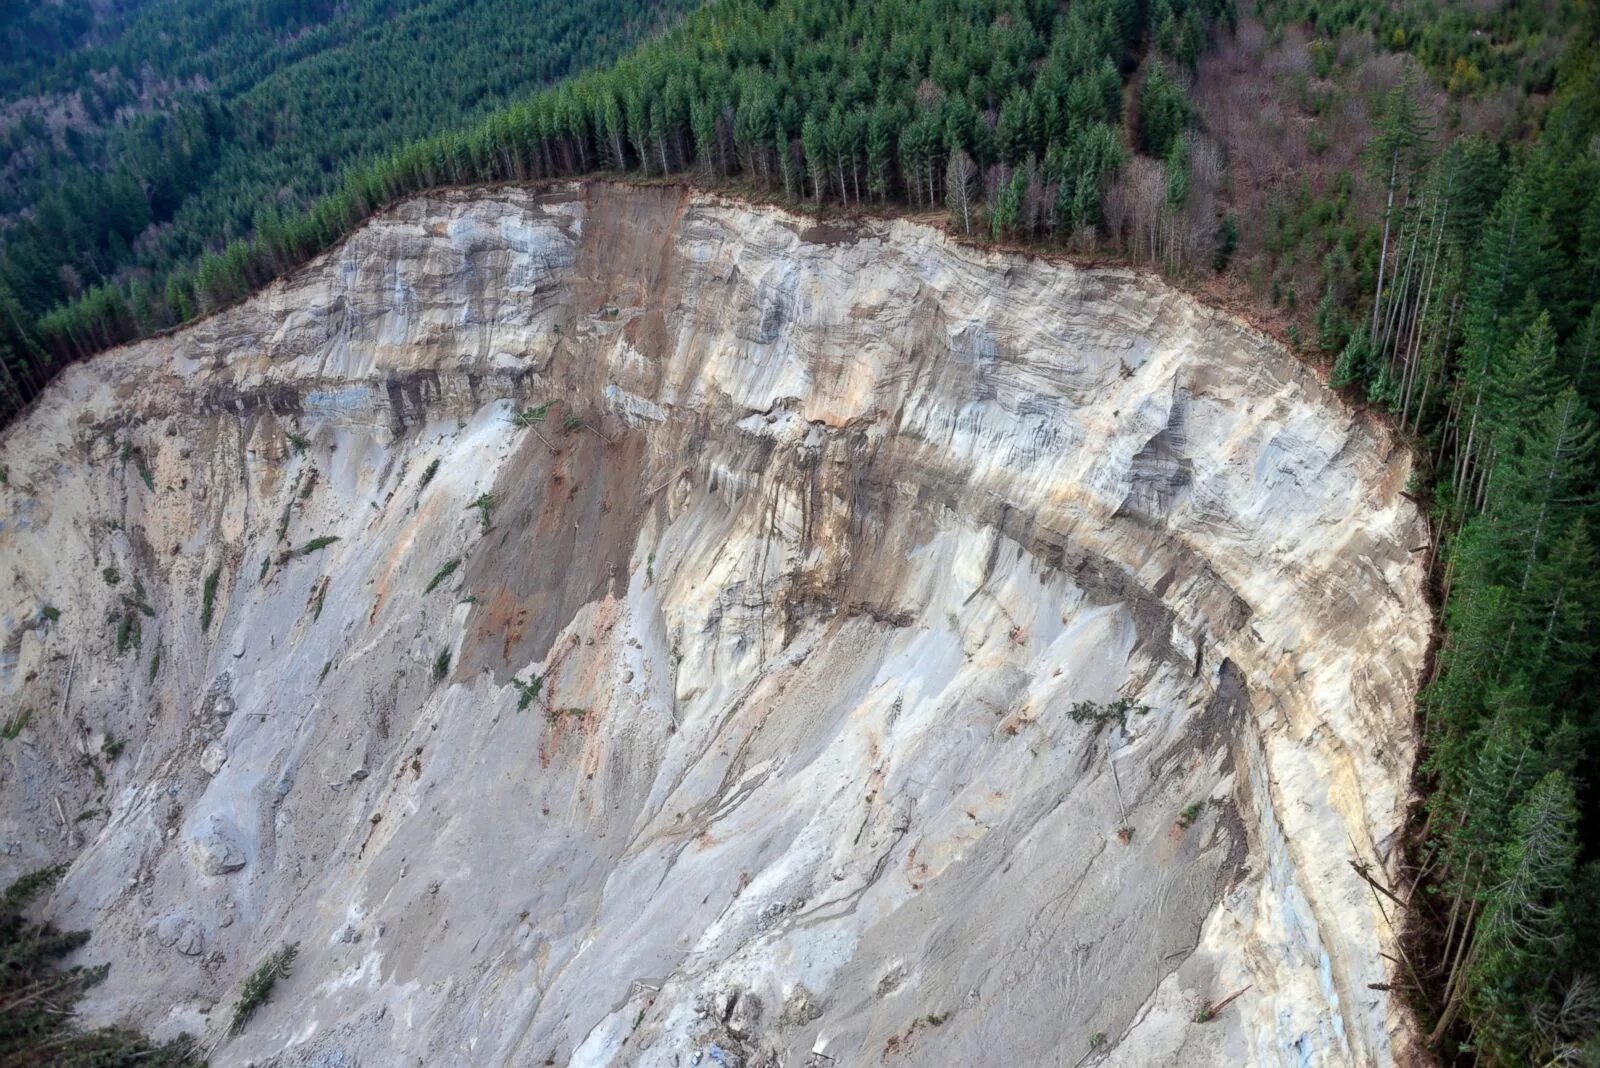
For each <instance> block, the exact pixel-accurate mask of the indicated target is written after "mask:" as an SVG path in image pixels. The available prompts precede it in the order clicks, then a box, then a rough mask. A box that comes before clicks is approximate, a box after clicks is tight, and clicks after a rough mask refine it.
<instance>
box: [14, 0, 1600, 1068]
mask: <svg viewBox="0 0 1600 1068" xmlns="http://www.w3.org/2000/svg"><path fill="white" fill-rule="evenodd" d="M688 6H689V5H687V4H679V5H676V6H675V5H667V6H666V7H665V8H655V7H652V6H650V5H645V4H642V3H627V2H608V3H602V4H597V5H591V6H589V7H587V8H585V9H584V10H583V11H581V12H574V11H565V10H561V9H558V8H557V7H556V6H555V5H550V4H544V3H531V4H524V5H516V4H512V3H509V2H500V3H491V2H488V0H482V2H480V3H477V4H465V5H460V7H459V8H456V7H453V6H451V5H444V4H436V3H412V4H407V3H401V2H398V0H393V2H389V3H382V2H379V0H368V2H364V3H359V4H355V5H350V6H347V7H340V8H334V7H332V6H331V5H326V4H322V3H317V2H311V3H304V4H293V3H279V4H272V3H267V4H259V3H252V4H227V3H224V4H213V5H207V4H200V3H198V2H190V0H170V2H166V0H163V2H158V3H151V4H148V5H144V6H143V7H139V6H137V5H136V6H135V7H134V8H132V9H130V10H129V11H128V12H126V13H124V14H114V15H113V16H111V17H112V18H113V19H114V20H121V22H118V23H117V25H115V26H112V27H110V28H109V29H108V28H106V27H103V26H97V25H95V20H94V18H92V17H91V16H89V15H87V14H82V15H81V17H78V16H74V15H73V13H74V12H76V11H79V8H78V7H76V6H74V5H73V4H70V3H69V4H66V5H63V6H61V7H60V8H53V9H47V8H39V9H38V10H37V11H36V12H34V13H32V14H29V15H27V16H26V17H24V18H22V19H19V20H18V21H16V22H15V23H14V24H11V25H7V26H5V27H4V31H5V34H6V37H5V42H6V43H5V47H6V49H7V50H8V51H7V62H6V65H5V73H4V76H3V79H0V90H3V91H4V93H5V94H7V97H8V99H12V100H21V99H24V98H27V99H61V98H63V97H62V94H64V93H67V92H68V91H69V90H70V92H71V93H75V94H76V96H74V97H73V99H76V100H78V101H80V103H79V104H78V105H75V106H77V107H80V108H82V109H84V110H85V112H86V114H87V115H89V116H90V118H88V119H86V120H85V121H84V122H83V123H81V124H80V125H81V126H82V129H83V131H84V132H82V133H81V135H80V134H79V133H78V129H79V126H77V125H69V126H68V127H67V128H66V132H65V133H62V132H61V131H60V130H56V131H51V130H50V129H47V128H46V127H47V125H48V124H47V122H46V120H45V119H43V118H24V119H22V120H21V121H20V122H12V123H11V125H10V126H9V127H7V129H6V133H5V136H6V137H7V138H8V139H9V140H8V148H9V152H8V159H9V161H8V163H7V164H6V167H5V170H4V172H3V174H0V181H3V185H0V214H3V216H4V219H5V229H4V252H5V258H4V264H3V267H0V312H3V314H0V360H3V363H4V368H5V372H4V378H3V381H0V394H3V396H4V400H3V410H4V411H6V412H14V411H15V410H17V409H18V408H19V407H21V406H22V405H25V404H26V403H27V402H28V401H29V400H30V399H31V398H32V397H33V396H34V395H35V394H36V393H37V392H38V391H39V389H41V388H42V387H43V385H44V384H45V383H46V382H47V381H48V379H49V378H50V376H51V375H52V373H53V372H54V371H55V370H57V369H58V368H59V367H60V366H62V365H63V364H64V363H65V362H67V361H70V360H74V359H81V358H85V357H88V356H90V355H92V354H93V353H95V352H97V351H100V350H103V349H105V348H107V347H110V346H112V345H116V344H118V343H121V342H125V341H128V340H131V339H134V338H138V337H141V336H146V335H149V334H151V333H154V332H157V331H160V330H163V329H166V328H169V327H172V326H175V325H178V324H181V323H184V322H187V321H189V320H192V319H194V318H196V317H197V316H201V315H204V314H207V313H208V312H211V311H213V310H215V309H218V308H221V307H224V306H226V305H228V304H230V303H232V302H234V301H236V300H238V299H240V298H241V297H243V296H244V295H246V294H248V293H249V292H251V291H252V290H253V289H255V288H257V287H259V286H261V285H263V284H264V283H265V282H267V281H268V280H270V279H271V278H273V277H274V276H276V275H278V274H280V273H282V272H284V271H286V270H288V269H290V268H293V267H294V266H296V265H298V264H302V263H304V262H306V261H307V260H308V259H310V258H311V257H314V256H315V255H317V254H318V253H320V252H322V251H324V250H326V249H327V248H329V247H330V246H332V245H333V244H335V243H336V242H338V241H339V240H340V239H341V238H342V237H343V236H344V235H345V234H347V233H349V232H350V230H351V229H352V228H354V227H355V226H356V225H358V224H359V223H360V222H361V221H362V220H364V219H365V218H367V217H368V216H370V215H371V214H372V213H373V212H375V211H377V210H380V209H381V208H383V207H384V206H386V205H389V204H393V203H394V202H396V201H397V200H399V199H401V198H404V197H406V196H408V195H411V194H414V193H416V192H419V191H422V190H427V189H433V188H438V187H443V186H451V185H459V184H467V183H482V182H508V181H511V182H517V181H537V180H542V179H549V178H556V177H566V176H577V175H587V174H608V173H609V174H619V175H620V174H625V175H628V176H631V177H633V178H635V179H654V178H663V177H671V178H674V179H678V180H692V181H695V182H699V183H702V184H707V185H714V186H719V187H726V188H731V189H735V190H737V191H740V192H743V193H745V194H747V195H751V196H755V197H758V198H765V199H774V200H779V201H782V202H785V203H788V204H790V205H793V206H796V207H800V208H802V209H803V210H811V211H823V212H837V211H847V212H854V211H863V212H874V211H892V212H900V213H912V214H918V215H921V216H923V217H925V218H929V219H935V218H936V219H937V220H938V221H939V222H940V223H941V224H942V225H944V226H946V227H947V228H949V229H951V230H952V231H954V232H956V233H959V234H961V235H963V236H964V237H967V238H970V239H973V240H993V241H1002V242H1005V243H1008V244H1018V245H1025V246H1037V247H1040V248H1047V249H1051V250H1057V251H1065V252H1069V253H1075V254H1082V255H1085V256H1091V257H1094V258H1097V259H1106V258H1111V259H1121V260H1124V261H1129V262H1132V263H1135V264H1139V265H1145V266H1149V267H1152V268H1154V269H1158V270H1161V271H1163V272H1165V273H1166V274H1168V275H1169V276H1171V277H1173V278H1175V279H1177V280H1179V281H1180V282H1181V283H1182V284H1186V285H1189V286H1191V287H1193V288H1196V289H1199V290H1202V291H1204V292H1205V293H1208V294H1210V295H1211V296H1213V297H1215V298H1217V299H1222V300H1226V301H1229V302H1231V303H1233V304H1235V305H1236V306H1240V307H1242V308H1244V309H1246V310H1248V311H1250V312H1251V314H1253V315H1255V316H1256V317H1257V319H1258V321H1260V322H1262V323H1263V324H1264V325H1266V326H1268V327H1269V328H1271V329H1273V330H1274V331H1275V332H1276V333H1277V334H1278V335H1279V336H1280V337H1282V338H1283V339H1284V340H1285V341H1286V342H1287V343H1288V344H1290V345H1291V346H1293V347H1294V348H1296V349H1297V350H1298V351H1299V352H1300V353H1301V354H1302V355H1303V356H1305V358H1307V359H1308V360H1311V361H1313V362H1314V363H1316V364H1318V365H1320V366H1322V367H1324V368H1326V369H1327V372H1328V374H1329V376H1330V378H1331V381H1332V382H1333V384H1334V385H1335V386H1337V387H1339V388H1341V389H1344V390H1346V391H1347V394H1348V396H1349V397H1350V398H1351V399H1353V400H1355V401H1357V402H1359V403H1362V404H1365V405H1368V406H1370V407H1371V408H1373V409H1375V410H1378V411H1380V412H1382V413H1384V415H1385V417H1386V418H1388V419H1389V420H1390V421H1391V422H1392V423H1393V425H1395V426H1396V427H1398V428H1399V429H1401V430H1402V431H1403V432H1404V433H1405V434H1406V435H1407V436H1408V437H1409V438H1410V439H1411V440H1412V441H1413V442H1414V445H1415V449H1416V452H1417V455H1418V457H1419V461H1420V462H1419V475H1418V477H1417V480H1416V481H1415V483H1414V485H1413V486H1412V487H1411V489H1410V492H1411V493H1412V494H1413V495H1414V496H1416V497H1417V498H1419V499H1421V500H1424V501H1426V502H1427V503H1428V505H1429V507H1430V509H1431V517H1432V521H1433V525H1434V531H1435V545H1434V546H1433V547H1432V550H1431V554H1430V559H1431V561H1432V567H1433V575H1434V580H1435V583H1436V589H1437V595H1438V598H1439V608H1440V612H1441V617H1442V633H1441V636H1440V638H1439V644H1438V648H1437V653H1436V656H1435V658H1434V663H1433V667H1432V672H1431V675H1430V677H1429V678H1428V679H1426V680H1424V681H1425V686H1424V689H1423V691H1422V693H1421V696H1420V698H1419V702H1418V710H1417V715H1418V722H1419V725H1420V728H1421V730H1422V732H1423V741H1424V747H1423V756H1422V762H1421V764H1420V766H1419V768H1418V770H1417V786H1418V789H1419V794H1420V795H1421V796H1422V797H1423V798H1424V800H1423V801H1422V803H1421V804H1420V805H1419V808H1418V811H1417V813H1416V818H1415V821H1414V826H1413V827H1412V841H1411V845H1410V849H1411V860H1410V870H1409V872H1408V873H1407V877H1406V878H1405V880H1404V881H1402V882H1401V883H1399V884H1398V885H1395V886H1393V887H1389V888H1388V890H1389V892H1391V893H1392V895H1393V897H1394V899H1395V900H1397V901H1400V902H1403V903H1404V904H1405V906H1406V910H1407V913H1408V915H1409V917H1410V919H1409V925H1408V935H1407V938H1406V947H1407V953H1406V960H1405V961H1404V962H1399V963H1397V965H1396V971H1395V975H1396V978H1395V982H1396V984H1398V985H1401V986H1403V987H1404V988H1405V989H1406V990H1407V992H1408V993H1409V995H1410V997H1411V999H1412V1002H1413V1004H1414V1005H1415V1006H1416V1009H1417V1012H1418V1014H1419V1016H1420V1017H1421V1019H1422V1020H1423V1023H1424V1026H1425V1028H1426V1029H1427V1031H1428V1032H1429V1041H1430V1042H1431V1044H1432V1045H1433V1048H1435V1049H1436V1050H1437V1051H1439V1053H1440V1054H1441V1055H1442V1056H1443V1058H1444V1059H1446V1060H1459V1061H1461V1062H1463V1063H1466V1062H1471V1061H1474V1060H1475V1061H1476V1062H1478V1063H1482V1064H1489V1065H1547V1064H1563V1065H1565V1064H1575V1065H1600V559H1597V549H1596V539H1597V537H1600V531H1597V530H1596V521H1597V519H1600V514H1597V513H1600V493H1597V490H1600V479H1597V464H1600V421H1597V415H1596V412H1597V409H1600V5H1595V4H1592V3H1579V2H1576V0H1569V2H1552V3H1531V2H1516V0H1512V2H1507V3H1505V4H1501V5H1499V6H1496V7H1493V8H1492V9H1491V8H1489V7H1487V6H1485V5H1471V4H1447V5H1443V6H1442V8H1441V7H1436V6H1435V5H1432V4H1425V3H1421V2H1407V0H1401V2H1398V3H1382V4H1380V3H1377V2H1375V0H1285V2H1276V0H1070V2H1067V3H1057V2H1044V0H862V2H858V3H844V2H837V0H770V2H758V0H714V2H712V3H710V4H708V5H706V6H704V7H701V8H699V9H698V10H695V11H693V12H692V13H690V14H687V15H686V16H685V17H684V18H682V19H681V20H680V21H678V22H676V23H675V25H674V27H673V28H671V29H670V30H667V31H666V32H665V33H664V34H662V35H661V36H658V37H655V38H653V39H651V40H649V41H647V42H646V43H644V44H642V45H641V46H640V47H638V48H637V49H635V50H634V51H632V52H630V53H628V54H627V55H626V56H624V57H623V58H621V59H619V60H617V61H616V62H609V61H610V59H611V57H612V54H613V53H615V52H617V51H618V49H619V48H620V46H621V44H622V43H623V42H624V41H625V40H626V39H627V38H628V37H629V36H630V35H632V34H634V33H642V32H644V31H646V30H648V29H650V28H652V27H655V26H658V25H662V24H664V23H665V22H666V21H668V20H670V19H671V17H672V16H673V15H675V14H678V13H681V12H682V11H684V10H685V9H686V8H687V7H688ZM158 16H159V17H158ZM169 16H170V17H177V18H181V19H188V20H191V23H192V25H193V26H194V27H195V29H194V30H193V31H192V32H195V33H197V34H199V35H200V36H199V39H203V40H214V41H216V42H217V44H216V47H215V48H214V49H212V50H210V51H208V52H205V53H203V54H200V55H198V56H193V55H191V56H185V57H181V58H179V57H175V56H173V57H169V58H165V59H162V60H160V61H157V60H155V59H153V58H152V57H154V56H157V55H165V54H166V53H167V52H169V51H170V50H169V49H166V48H165V47H164V44H165V43H169V42H170V40H171V38H170V37H169V36H167V31H166V30H165V29H163V27H164V26H168V25H172V23H169V22H166V21H163V19H165V18H167V17H169ZM74 17H77V18H78V21H72V19H73V18H74ZM97 17H104V16H97ZM7 18H8V19H9V18H11V16H9V15H8V16H7ZM602 28H603V29H602ZM291 31H292V32H291ZM189 32H191V31H185V32H184V39H188V36H187V34H188V33H189ZM97 34H100V35H103V36H106V37H107V39H108V40H109V41H111V43H108V44H103V45H94V46H92V47H86V46H83V45H82V44H81V42H82V41H83V40H84V39H85V38H93V37H95V36H96V35H97ZM136 62H137V63H147V64H152V63H153V64H155V66H154V67H153V70H154V71H155V73H154V74H153V75H149V76H146V77H144V79H143V81H142V82H140V83H138V85H137V86H136V85H135V83H133V82H131V81H129V80H128V79H127V78H126V77H123V78H122V80H119V79H118V77H114V76H110V75H107V74H105V72H106V71H111V70H121V71H125V70H126V68H127V66H128V65H129V64H132V63H136ZM162 64H165V65H164V66H163V65H162ZM602 64H606V65H602ZM423 69H426V70H427V72H428V73H427V74H426V76H419V75H418V74H417V71H419V70H423ZM580 69H582V70H583V72H582V73H578V74H576V76H574V77H572V78H570V79H569V80H566V81H563V82H561V83H560V84H558V85H555V86H553V87H551V88H548V89H545V90H542V91H539V92H536V93H534V92H532V90H533V89H534V88H535V87H536V86H538V85H540V84H542V83H545V82H548V81H551V80H553V79H555V78H558V77H560V76H562V75H564V74H566V73H568V72H569V71H577V70H580ZM158 82H159V86H160V87H159V88H151V86H153V85H156V83H158ZM196 86H198V87H201V88H198V89H193V90H192V91H191V90H189V89H185V88H184V87H196ZM30 94H31V95H30ZM52 94H53V95H52ZM162 94H167V95H169V96H170V100H167V101H166V103H164V104H163V105H162V106H160V107H150V106H147V103H148V101H149V100H150V99H151V98H152V97H155V96H161V95H162ZM163 99H165V98H163ZM141 101H143V102H145V103H140V102H141ZM509 101H514V102H509ZM501 105H503V106H501ZM20 113H27V114H30V115H31V114H32V113H31V112H28V111H27V109H26V108H23V109H21V111H19V114H20Z"/></svg>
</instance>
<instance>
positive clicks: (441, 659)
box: [433, 649, 450, 682]
mask: <svg viewBox="0 0 1600 1068" xmlns="http://www.w3.org/2000/svg"><path fill="white" fill-rule="evenodd" d="M448 674H450V650H448V649H441V650H440V651H439V655H438V656H436V657H434V658H433V681H434V682H442V681H443V680H444V677H445V676H446V675H448Z"/></svg>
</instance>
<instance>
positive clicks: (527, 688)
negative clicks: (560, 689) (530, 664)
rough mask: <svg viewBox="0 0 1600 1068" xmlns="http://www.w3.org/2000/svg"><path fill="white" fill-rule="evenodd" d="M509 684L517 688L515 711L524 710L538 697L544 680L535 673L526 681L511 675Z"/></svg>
mask: <svg viewBox="0 0 1600 1068" xmlns="http://www.w3.org/2000/svg"><path fill="white" fill-rule="evenodd" d="M511 685H513V686H515V687H516V688H517V711H518V712H526V711H527V710H528V706H529V705H531V704H533V703H534V702H535V701H537V700H538V699H539V691H540V690H543V689H544V680H543V679H541V678H540V677H539V676H537V675H534V676H533V677H532V678H530V679H529V680H528V681H527V682H523V681H522V680H521V679H519V678H515V677H513V678H512V680H511Z"/></svg>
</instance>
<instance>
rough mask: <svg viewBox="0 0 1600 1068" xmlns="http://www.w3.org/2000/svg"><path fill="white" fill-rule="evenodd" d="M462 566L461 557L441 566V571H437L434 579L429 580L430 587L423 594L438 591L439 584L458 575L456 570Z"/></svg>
mask: <svg viewBox="0 0 1600 1068" xmlns="http://www.w3.org/2000/svg"><path fill="white" fill-rule="evenodd" d="M460 566H461V558H460V557H459V556H458V557H456V558H455V559H454V560H449V561H447V562H445V564H444V565H443V566H441V567H440V568H439V570H437V571H435V572H434V573H433V578H431V579H429V580H428V586H427V588H426V589H424V590H423V591H422V592H423V593H432V592H433V591H434V590H436V589H438V588H439V583H441V582H443V581H444V580H445V579H447V578H449V577H450V576H451V575H454V574H455V573H456V568H458V567H460Z"/></svg>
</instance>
